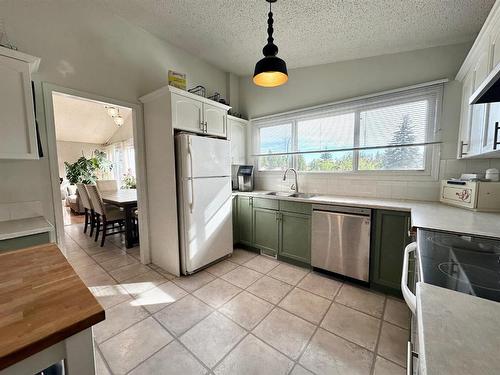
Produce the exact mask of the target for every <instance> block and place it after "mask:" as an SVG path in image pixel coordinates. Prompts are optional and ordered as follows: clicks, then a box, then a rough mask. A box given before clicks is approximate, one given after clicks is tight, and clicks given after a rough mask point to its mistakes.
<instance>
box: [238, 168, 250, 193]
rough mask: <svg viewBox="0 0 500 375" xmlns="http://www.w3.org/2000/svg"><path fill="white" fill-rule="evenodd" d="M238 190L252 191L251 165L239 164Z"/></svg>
mask: <svg viewBox="0 0 500 375" xmlns="http://www.w3.org/2000/svg"><path fill="white" fill-rule="evenodd" d="M238 190H239V191H253V165H240V167H239V168H238Z"/></svg>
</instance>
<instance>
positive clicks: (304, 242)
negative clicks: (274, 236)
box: [279, 211, 311, 264]
mask: <svg viewBox="0 0 500 375" xmlns="http://www.w3.org/2000/svg"><path fill="white" fill-rule="evenodd" d="M280 221H281V225H280V227H281V228H280V247H279V255H280V256H282V257H286V258H290V259H293V260H297V261H300V262H303V263H307V264H310V263H311V216H310V215H304V214H297V213H291V212H283V211H281V212H280Z"/></svg>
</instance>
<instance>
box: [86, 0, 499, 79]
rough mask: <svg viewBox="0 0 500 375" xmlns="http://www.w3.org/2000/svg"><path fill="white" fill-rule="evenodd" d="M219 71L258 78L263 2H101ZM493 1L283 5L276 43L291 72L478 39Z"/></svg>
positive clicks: (299, 0) (349, 0)
mask: <svg viewBox="0 0 500 375" xmlns="http://www.w3.org/2000/svg"><path fill="white" fill-rule="evenodd" d="M95 1H97V2H98V3H101V4H104V5H106V6H107V7H108V8H109V10H110V11H111V12H113V13H114V14H116V15H118V16H120V17H122V18H124V19H126V20H128V21H129V22H130V23H132V24H135V25H137V26H140V27H142V28H143V29H145V30H147V31H149V32H150V33H152V34H154V35H156V36H158V37H159V38H162V39H164V40H166V41H168V42H170V43H172V44H174V45H177V46H179V47H181V48H184V49H185V50H187V51H188V52H191V53H192V54H194V55H197V56H199V57H201V58H203V59H205V60H206V61H208V62H210V63H212V64H214V65H215V66H218V67H219V68H221V69H223V70H225V71H229V72H233V73H236V74H239V75H247V74H251V73H252V71H253V67H254V64H255V62H256V61H257V60H258V59H260V57H261V50H262V47H263V46H264V44H265V41H266V37H267V35H266V27H267V24H266V19H267V12H268V9H269V4H268V3H267V2H266V1H264V0H95ZM494 2H495V1H494V0H310V1H307V0H278V1H277V2H276V3H275V4H274V5H273V12H274V16H275V42H276V44H277V45H278V47H279V48H280V53H279V55H280V56H281V57H282V58H284V59H285V60H286V61H287V63H288V66H289V68H297V67H304V66H311V65H318V64H325V63H330V62H335V61H342V60H350V59H356V58H363V57H368V56H376V55H382V54H388V53H396V52H402V51H409V50H415V49H420V48H427V47H434V46H440V45H446V44H454V43H461V42H467V41H471V40H473V39H474V37H475V36H476V35H477V33H478V32H479V30H480V28H481V26H482V24H483V23H484V21H485V19H486V17H487V15H488V13H489V11H490V9H491V7H492V5H493V3H494Z"/></svg>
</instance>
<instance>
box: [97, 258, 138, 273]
mask: <svg viewBox="0 0 500 375" xmlns="http://www.w3.org/2000/svg"><path fill="white" fill-rule="evenodd" d="M134 263H138V261H137V259H135V258H134V257H131V256H130V255H119V256H116V257H115V258H113V259H110V260H108V261H106V262H102V263H99V264H100V265H101V267H102V268H104V269H105V270H106V271H108V272H109V271H113V270H116V269H117V268H120V267H124V266H128V265H129V264H134Z"/></svg>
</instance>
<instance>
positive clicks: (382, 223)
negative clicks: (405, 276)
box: [370, 210, 411, 294]
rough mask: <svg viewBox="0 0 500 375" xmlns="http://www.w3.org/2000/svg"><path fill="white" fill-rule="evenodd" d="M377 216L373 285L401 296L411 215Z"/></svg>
mask: <svg viewBox="0 0 500 375" xmlns="http://www.w3.org/2000/svg"><path fill="white" fill-rule="evenodd" d="M374 212H375V214H374V224H373V228H372V248H371V256H370V259H371V272H370V283H371V285H372V286H373V287H374V288H377V289H381V290H383V291H386V292H389V293H393V294H400V293H401V286H400V283H401V270H402V267H403V254H404V249H405V247H406V245H408V244H409V243H410V241H411V239H410V238H409V237H408V230H409V226H410V213H408V212H398V211H388V210H376V211H374Z"/></svg>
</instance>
